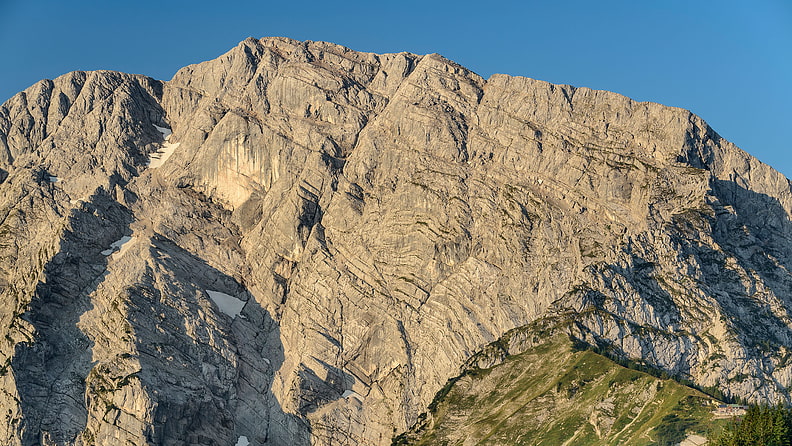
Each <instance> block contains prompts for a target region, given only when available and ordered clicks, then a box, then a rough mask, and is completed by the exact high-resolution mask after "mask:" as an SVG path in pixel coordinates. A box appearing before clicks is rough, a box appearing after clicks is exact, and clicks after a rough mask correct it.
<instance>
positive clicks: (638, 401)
mask: <svg viewBox="0 0 792 446" xmlns="http://www.w3.org/2000/svg"><path fill="white" fill-rule="evenodd" d="M537 322H538V323H532V324H530V325H528V326H525V327H520V328H518V329H515V330H511V331H509V332H507V333H506V335H504V336H503V338H501V339H498V340H497V341H496V342H494V343H493V344H491V345H489V346H487V347H485V348H484V349H483V350H482V351H481V352H479V353H477V354H475V355H473V356H472V357H471V358H470V359H469V360H468V361H467V363H466V366H465V368H464V369H463V371H462V374H460V375H459V376H457V377H454V378H452V379H451V380H449V382H448V383H447V384H446V385H445V386H444V387H443V389H442V390H441V391H440V392H438V394H437V395H436V396H435V399H434V400H433V401H432V404H430V407H429V411H428V412H427V413H425V414H423V415H421V416H419V417H418V422H417V423H416V424H415V425H414V426H413V428H412V429H410V431H409V432H406V433H404V434H402V435H400V436H398V437H396V438H395V439H394V442H393V444H394V445H398V446H402V445H450V444H458V445H462V444H464V445H507V444H508V445H531V446H539V445H545V446H558V445H562V444H563V445H572V444H574V445H577V446H583V445H613V444H621V445H654V446H665V445H668V446H671V445H678V444H680V443H682V442H684V441H685V440H687V441H688V442H689V443H690V444H693V443H696V440H698V442H699V443H700V441H701V440H702V439H706V438H708V437H709V438H715V437H716V436H717V435H718V434H719V433H720V431H721V430H722V429H723V426H725V425H728V424H729V423H731V420H730V419H728V418H727V417H719V416H716V414H715V410H716V408H717V407H718V406H719V405H720V404H722V403H720V402H719V401H717V400H715V399H713V398H711V397H709V396H707V395H704V394H702V393H701V392H699V391H696V390H693V389H691V388H689V387H686V386H683V385H681V384H679V383H677V382H676V381H674V380H671V379H659V378H656V377H654V376H651V375H649V374H647V373H644V372H641V371H637V370H631V369H629V368H625V367H623V366H621V365H619V364H617V363H615V362H614V361H612V360H610V359H608V358H607V357H603V356H602V355H601V354H598V353H595V352H594V351H592V350H591V349H589V348H586V346H585V345H579V344H578V345H576V343H575V342H573V341H572V340H571V339H570V338H569V337H568V336H566V335H564V333H563V331H564V330H563V329H561V327H554V326H553V325H552V324H550V325H548V324H547V322H548V321H546V320H539V321H537ZM581 347H583V349H581ZM633 366H635V364H633Z"/></svg>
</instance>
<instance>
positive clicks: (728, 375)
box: [0, 38, 792, 445]
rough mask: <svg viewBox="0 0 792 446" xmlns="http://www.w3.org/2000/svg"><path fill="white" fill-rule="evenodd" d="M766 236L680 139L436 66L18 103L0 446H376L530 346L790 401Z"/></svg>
mask: <svg viewBox="0 0 792 446" xmlns="http://www.w3.org/2000/svg"><path fill="white" fill-rule="evenodd" d="M790 212H792V194H791V193H790V183H789V181H788V180H787V179H786V178H785V177H784V176H783V175H781V174H780V173H778V172H776V171H774V170H773V169H772V168H770V167H768V166H766V165H764V164H762V163H760V162H759V161H757V160H756V159H754V158H752V157H751V156H750V155H748V154H746V153H745V152H743V151H741V150H740V149H738V148H737V147H735V146H734V145H732V144H731V143H729V142H727V141H725V140H723V139H722V138H720V137H719V136H718V135H717V133H715V132H714V131H713V130H712V129H710V128H709V127H708V126H707V124H706V123H705V122H704V121H703V120H701V119H700V118H699V117H697V116H695V115H693V114H691V113H690V112H688V111H685V110H681V109H677V108H670V107H664V106H662V105H659V104H654V103H639V102H634V101H632V100H630V99H628V98H626V97H623V96H620V95H618V94H615V93H610V92H605V91H594V90H589V89H586V88H574V87H570V86H566V85H553V84H549V83H546V82H542V81H538V80H533V79H528V78H523V77H511V76H506V75H494V76H492V77H491V78H489V79H486V80H485V79H482V78H481V77H480V76H478V75H476V74H475V73H473V72H471V71H469V70H467V69H465V68H464V67H461V66H459V65H457V64H455V63H453V62H451V61H449V60H447V59H444V58H443V57H441V56H438V55H435V54H431V55H425V56H419V55H414V54H409V53H399V54H385V55H377V54H369V53H359V52H355V51H352V50H349V49H347V48H344V47H341V46H338V45H334V44H331V43H324V42H298V41H294V40H289V39H284V38H264V39H261V40H256V39H247V40H245V41H244V42H242V43H240V44H239V45H238V46H237V47H235V48H234V49H232V50H231V51H229V52H228V53H226V54H225V55H223V56H221V57H219V58H218V59H215V60H212V61H208V62H203V63H200V64H197V65H190V66H187V67H185V68H183V69H181V70H180V71H179V72H178V73H176V75H175V76H174V77H173V79H171V80H170V81H167V82H162V81H158V80H154V79H151V78H148V77H145V76H140V75H130V74H123V73H116V72H109V71H96V72H73V73H69V74H66V75H64V76H61V77H59V78H57V79H55V80H44V81H41V82H39V83H37V84H35V85H34V86H32V87H30V88H29V89H27V90H25V91H23V92H21V93H19V94H17V95H15V96H14V97H12V98H11V99H10V100H9V101H7V102H6V103H5V104H3V105H2V106H1V107H0V290H2V291H0V293H1V296H0V297H1V298H0V305H2V307H1V308H0V332H1V333H2V334H3V336H0V355H1V356H2V357H0V360H2V361H3V365H2V368H0V388H1V389H2V392H0V400H1V402H0V405H1V406H2V408H3V409H4V410H7V412H6V416H5V422H4V423H0V442H2V443H4V444H9V445H31V444H42V445H44V444H47V445H63V444H69V445H70V444H80V445H89V444H97V445H102V444H136V445H138V444H167V445H182V444H204V445H209V444H235V443H236V442H238V444H245V443H246V442H247V443H249V444H251V445H263V444H295V445H301V444H302V445H307V444H317V445H324V444H328V445H329V444H333V445H338V444H355V445H365V444H367V445H386V444H389V443H390V442H391V438H392V437H393V436H395V435H397V434H399V433H401V432H404V431H406V430H407V429H409V428H410V427H411V426H413V425H414V424H415V422H416V421H417V420H418V417H419V415H420V414H421V413H423V412H425V411H426V410H427V407H428V405H429V404H430V403H431V402H432V400H433V398H434V396H435V394H436V393H437V392H438V390H440V389H441V388H442V387H443V385H444V384H445V383H446V381H447V380H448V379H449V378H451V377H454V376H457V375H458V374H459V373H460V367H461V366H463V365H464V364H465V361H467V360H468V359H469V358H471V357H472V356H473V355H474V354H476V353H477V352H479V351H480V350H481V349H482V348H484V347H485V346H486V345H488V344H489V343H491V342H493V341H495V340H497V339H499V338H500V337H501V336H502V335H503V334H504V333H506V332H508V331H509V330H512V329H515V328H519V327H523V326H526V325H527V324H530V323H531V322H533V321H536V320H539V319H541V318H547V317H552V318H561V319H563V320H566V321H568V327H569V329H568V333H567V335H568V336H570V337H572V338H574V339H576V340H578V341H579V342H581V343H586V344H588V345H591V346H596V347H597V348H600V349H607V350H608V351H609V352H611V353H612V354H613V355H614V356H615V357H620V358H624V359H625V360H632V361H639V362H642V363H644V364H646V365H647V366H650V367H653V368H656V369H659V370H664V371H665V372H667V373H668V374H669V375H673V376H676V377H678V378H681V379H686V380H690V381H693V382H695V383H696V385H698V386H700V387H702V388H704V387H712V388H718V389H720V391H722V392H723V393H724V394H726V395H727V396H732V397H740V398H744V399H746V400H751V401H773V402H774V401H787V402H788V401H789V393H788V391H787V387H788V386H789V384H790V381H791V380H792V362H790V358H791V357H792V356H790V350H789V347H788V346H790V342H791V341H792V330H791V329H790V327H792V325H790V323H791V320H790V308H792V301H791V300H790V299H791V297H790V293H789V290H790V289H791V286H792V276H791V275H790V274H789V270H790V268H792V265H791V262H792V252H791V249H792V243H790V237H791V236H792V233H791V232H790V228H791V227H792V226H791V225H790V220H789V218H790ZM242 437H244V438H242Z"/></svg>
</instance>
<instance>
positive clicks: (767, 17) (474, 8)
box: [0, 0, 792, 177]
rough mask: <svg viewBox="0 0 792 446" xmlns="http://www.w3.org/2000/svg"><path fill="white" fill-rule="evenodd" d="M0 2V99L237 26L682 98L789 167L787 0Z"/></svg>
mask: <svg viewBox="0 0 792 446" xmlns="http://www.w3.org/2000/svg"><path fill="white" fill-rule="evenodd" d="M159 3H160V2H159V1H150V0H138V1H114V0H113V1H107V0H105V1H101V2H100V1H81V0H72V1H65V0H64V1H37V0H0V49H2V58H0V60H1V61H2V62H1V63H0V102H2V101H5V100H6V99H8V98H9V97H11V96H12V95H13V94H14V93H16V92H17V91H19V90H22V89H24V88H26V87H28V86H30V85H31V84H33V83H35V82H36V81H37V80H39V79H42V78H53V77H57V76H59V75H61V74H63V73H66V72H68V71H72V70H94V69H111V70H119V71H126V72H133V73H142V74H146V75H149V76H152V77H155V78H158V79H164V80H167V79H170V78H171V76H172V75H173V74H174V73H175V72H176V70H177V69H178V68H180V67H182V66H184V65H187V64H190V63H195V62H200V61H203V60H207V59H212V58H215V57H217V56H218V55H220V54H222V53H224V52H225V51H227V50H228V49H230V48H231V47H233V46H234V45H235V44H236V43H238V42H239V41H240V40H243V39H244V38H245V37H248V36H254V37H263V36H286V37H291V38H294V39H299V40H326V41H331V42H335V43H339V44H342V45H345V46H348V47H350V48H352V49H355V50H359V51H373V52H380V53H381V52H398V51H410V52H413V53H419V54H425V53H432V52H436V53H440V54H442V55H444V56H446V57H448V58H450V59H452V60H455V61H456V62H458V63H460V64H462V65H465V66H466V67H468V68H470V69H472V70H473V71H475V72H477V73H479V74H480V75H482V76H484V77H488V76H490V75H491V74H493V73H507V74H512V75H521V76H528V77H533V78H536V79H542V80H546V81H550V82H554V83H566V84H572V85H575V86H584V87H590V88H596V89H605V90H612V91H616V92H619V93H622V94H625V95H627V96H630V97H632V98H633V99H636V100H641V101H654V102H660V103H662V104H666V105H673V106H678V107H684V108H687V109H690V110H692V111H693V112H695V113H696V114H698V115H699V116H701V117H703V118H704V119H705V120H706V121H707V122H708V123H709V124H710V125H711V126H712V127H713V128H714V129H715V130H716V131H717V132H718V133H720V134H721V136H723V137H725V138H726V139H728V140H730V141H732V142H734V143H735V144H737V145H738V146H740V147H741V148H743V149H744V150H746V151H748V152H749V153H751V154H753V155H754V156H756V157H758V158H759V159H760V160H762V161H764V162H766V163H768V164H770V165H772V166H774V167H775V168H776V169H778V170H780V171H781V172H783V173H785V174H786V175H787V177H792V142H790V141H792V136H790V135H789V133H788V131H789V129H790V128H791V127H792V0H745V1H739V2H738V1H732V0H720V1H715V0H707V1H696V0H687V1H682V0H623V1H616V0H613V1H610V0H600V1H592V0H586V1H583V0H570V1H530V0H523V1H513V2H497V1H492V0H489V1H488V0H481V1H478V2H472V1H439V2H438V1H431V0H423V1H413V0H400V1H375V0H369V1H357V0H355V1H346V2H332V1H325V2H314V1H294V0H281V1H274V2H273V1H263V0H259V1H238V0H220V1H204V0H192V1H167V0H162V3H163V4H162V5H160V4H159Z"/></svg>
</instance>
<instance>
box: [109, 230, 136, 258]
mask: <svg viewBox="0 0 792 446" xmlns="http://www.w3.org/2000/svg"><path fill="white" fill-rule="evenodd" d="M133 240H134V237H132V236H129V235H125V236H123V237H121V238H120V239H118V240H116V241H114V242H113V243H111V244H110V248H109V249H105V250H104V251H102V255H105V256H109V255H110V254H113V257H116V256H117V257H121V256H122V255H124V253H125V252H126V251H127V250H128V249H129V247H130V246H131V245H132V243H131V242H132V241H133Z"/></svg>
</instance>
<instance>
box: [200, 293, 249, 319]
mask: <svg viewBox="0 0 792 446" xmlns="http://www.w3.org/2000/svg"><path fill="white" fill-rule="evenodd" d="M206 294H208V295H209V297H210V298H211V299H212V301H214V303H215V304H216V305H217V308H219V309H220V311H222V312H223V313H225V314H227V315H229V316H231V317H232V318H234V317H236V316H237V315H238V314H239V312H240V311H242V308H243V307H244V306H245V301H244V300H241V299H238V298H236V297H234V296H231V295H228V294H226V293H221V292H220V291H214V290H206Z"/></svg>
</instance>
